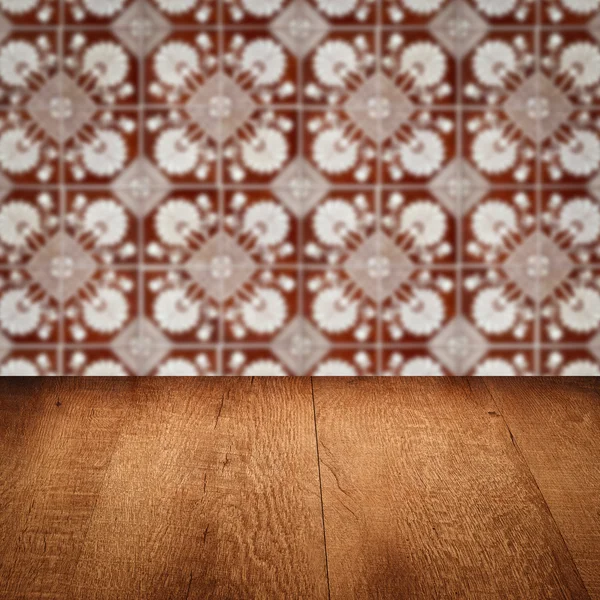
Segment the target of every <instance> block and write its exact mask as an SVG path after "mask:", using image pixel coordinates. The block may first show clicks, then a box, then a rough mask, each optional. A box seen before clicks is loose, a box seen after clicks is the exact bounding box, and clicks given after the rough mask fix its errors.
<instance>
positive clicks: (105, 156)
mask: <svg viewBox="0 0 600 600" xmlns="http://www.w3.org/2000/svg"><path fill="white" fill-rule="evenodd" d="M82 158H83V163H84V165H85V167H86V169H87V170H88V171H90V172H91V173H93V174H94V175H97V176H98V177H110V176H112V175H115V174H116V173H118V172H119V171H120V170H121V169H122V168H123V166H124V165H125V161H126V160H127V147H126V145H125V141H124V140H123V137H122V136H121V135H120V134H119V133H117V132H116V131H97V132H96V135H95V137H94V138H93V139H91V140H90V141H89V142H84V143H83V145H82Z"/></svg>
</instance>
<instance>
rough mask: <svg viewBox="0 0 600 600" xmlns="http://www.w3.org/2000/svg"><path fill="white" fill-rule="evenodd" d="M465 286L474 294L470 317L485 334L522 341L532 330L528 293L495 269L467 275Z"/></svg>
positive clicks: (532, 318)
mask: <svg viewBox="0 0 600 600" xmlns="http://www.w3.org/2000/svg"><path fill="white" fill-rule="evenodd" d="M464 288H465V289H466V290H468V291H469V292H471V293H473V294H474V299H473V303H472V305H471V308H470V313H471V318H472V319H473V321H474V323H475V325H476V326H477V327H478V328H479V329H480V330H481V331H483V332H484V333H486V334H489V335H490V336H500V335H505V336H508V335H510V336H511V337H514V338H515V339H517V340H522V339H523V338H524V337H525V336H526V335H527V333H528V331H530V329H531V323H532V321H533V320H534V312H533V310H532V309H531V306H530V303H529V301H528V298H527V296H526V294H525V293H523V291H522V290H520V289H519V288H518V287H516V286H515V285H514V284H513V283H512V282H511V281H509V280H506V279H505V277H504V276H503V275H502V274H501V273H499V272H498V271H496V270H495V269H488V270H487V271H485V272H483V273H477V274H472V275H469V276H467V277H465V278H464Z"/></svg>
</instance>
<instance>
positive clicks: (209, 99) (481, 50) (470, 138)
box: [0, 0, 600, 376]
mask: <svg viewBox="0 0 600 600" xmlns="http://www.w3.org/2000/svg"><path fill="white" fill-rule="evenodd" d="M599 9H600V6H598V4H597V1H596V0H586V1H582V0H577V1H576V0H260V1H258V0H225V1H223V2H218V1H216V0H177V1H170V0H169V1H167V0H106V1H104V2H95V1H92V0H18V1H16V0H0V373H2V374H16V373H20V372H22V373H24V374H31V375H34V374H40V375H41V374H71V375H92V374H97V375H101V374H114V375H176V374H182V375H200V376H201V375H215V374H217V375H218V374H226V375H260V374H263V373H265V374H271V375H307V374H309V375H318V376H319V375H376V374H382V375H419V374H431V375H470V374H473V375H494V374H498V375H530V374H544V375H575V374H587V373H589V374H597V372H598V369H599V368H600V367H599V364H600V317H599V316H598V315H599V314H600V313H599V312H598V311H599V309H598V307H599V306H600V287H599V281H600V67H599V66H598V65H600V51H599V49H598V43H599V42H600V16H599V15H598V10H599Z"/></svg>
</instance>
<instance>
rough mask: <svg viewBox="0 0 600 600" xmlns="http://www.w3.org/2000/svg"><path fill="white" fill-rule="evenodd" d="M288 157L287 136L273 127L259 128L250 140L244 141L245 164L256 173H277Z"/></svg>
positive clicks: (243, 156) (243, 154)
mask: <svg viewBox="0 0 600 600" xmlns="http://www.w3.org/2000/svg"><path fill="white" fill-rule="evenodd" d="M288 155H289V147H288V142H287V140H286V139H285V136H284V135H283V134H282V133H281V132H280V131H279V130H277V129H274V128H271V127H261V128H258V129H256V130H255V131H254V132H253V135H252V136H251V138H250V139H248V140H243V141H242V160H243V163H244V165H245V166H246V167H247V168H248V169H250V170H251V171H254V172H255V173H260V174H263V175H269V174H272V173H275V172H276V171H278V170H279V169H280V168H281V167H282V166H283V164H284V163H285V162H286V160H287V158H288Z"/></svg>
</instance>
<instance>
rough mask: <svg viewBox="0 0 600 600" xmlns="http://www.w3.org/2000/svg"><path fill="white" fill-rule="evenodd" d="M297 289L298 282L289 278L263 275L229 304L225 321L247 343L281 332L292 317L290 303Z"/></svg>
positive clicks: (269, 272)
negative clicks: (257, 337)
mask: <svg viewBox="0 0 600 600" xmlns="http://www.w3.org/2000/svg"><path fill="white" fill-rule="evenodd" d="M295 287H296V281H295V280H294V279H293V278H292V277H290V276H289V275H287V274H283V273H282V274H278V273H274V272H272V271H270V270H263V271H260V272H259V273H258V274H257V275H255V276H254V277H253V278H252V279H251V280H250V281H248V282H247V283H246V285H245V286H244V287H242V288H239V289H238V290H236V292H235V294H234V295H233V296H232V298H231V299H230V300H229V307H228V309H227V310H226V312H225V319H226V321H227V323H228V325H229V327H230V328H231V332H232V334H233V336H234V337H235V338H236V339H243V338H246V337H248V336H249V335H251V334H257V335H259V336H272V335H273V334H275V333H277V332H279V331H280V330H281V329H282V328H283V326H284V325H285V323H287V322H288V320H289V319H290V317H291V315H290V314H289V310H288V301H289V294H290V293H291V292H293V290H294V289H295Z"/></svg>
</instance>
